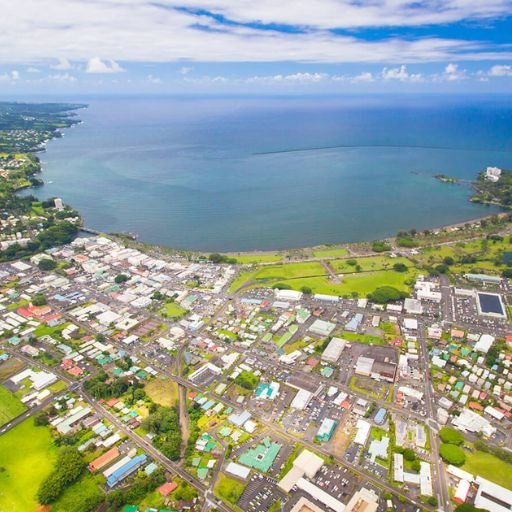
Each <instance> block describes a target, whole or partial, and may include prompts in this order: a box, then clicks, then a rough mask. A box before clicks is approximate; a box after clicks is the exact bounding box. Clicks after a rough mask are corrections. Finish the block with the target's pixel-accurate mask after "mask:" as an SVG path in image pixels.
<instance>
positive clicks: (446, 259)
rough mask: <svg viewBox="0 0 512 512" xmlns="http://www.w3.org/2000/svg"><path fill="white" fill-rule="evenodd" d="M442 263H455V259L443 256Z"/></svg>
mask: <svg viewBox="0 0 512 512" xmlns="http://www.w3.org/2000/svg"><path fill="white" fill-rule="evenodd" d="M443 263H444V264H445V265H453V264H454V263H455V260H454V259H453V258H452V257H451V256H445V257H444V258H443Z"/></svg>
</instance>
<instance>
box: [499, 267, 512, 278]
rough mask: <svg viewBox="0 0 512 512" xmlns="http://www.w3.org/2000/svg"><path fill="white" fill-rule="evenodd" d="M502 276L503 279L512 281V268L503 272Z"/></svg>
mask: <svg viewBox="0 0 512 512" xmlns="http://www.w3.org/2000/svg"><path fill="white" fill-rule="evenodd" d="M501 275H502V276H503V277H506V278H507V279H511V278H512V268H506V269H505V270H503V272H502V273H501Z"/></svg>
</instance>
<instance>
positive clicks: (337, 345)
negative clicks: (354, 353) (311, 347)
mask: <svg viewBox="0 0 512 512" xmlns="http://www.w3.org/2000/svg"><path fill="white" fill-rule="evenodd" d="M346 344H347V342H346V341H345V340H343V339H341V338H333V339H332V340H331V341H330V342H329V345H327V347H326V349H325V350H324V352H323V354H322V361H326V362H328V363H336V362H337V361H338V359H339V358H340V356H341V353H342V352H343V349H344V348H345V346H346Z"/></svg>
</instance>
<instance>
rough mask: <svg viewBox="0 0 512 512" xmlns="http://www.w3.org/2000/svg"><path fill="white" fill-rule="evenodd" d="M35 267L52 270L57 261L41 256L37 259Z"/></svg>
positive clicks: (55, 266)
mask: <svg viewBox="0 0 512 512" xmlns="http://www.w3.org/2000/svg"><path fill="white" fill-rule="evenodd" d="M37 267H38V268H39V270H54V269H55V268H57V263H55V261H54V260H51V259H50V258H43V259H41V260H40V261H39V263H38V264H37Z"/></svg>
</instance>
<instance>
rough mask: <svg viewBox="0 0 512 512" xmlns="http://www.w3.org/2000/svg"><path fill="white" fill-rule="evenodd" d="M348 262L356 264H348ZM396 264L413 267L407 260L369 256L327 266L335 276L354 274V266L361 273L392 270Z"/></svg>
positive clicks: (334, 262) (335, 262)
mask: <svg viewBox="0 0 512 512" xmlns="http://www.w3.org/2000/svg"><path fill="white" fill-rule="evenodd" d="M349 262H351V263H353V262H356V264H352V265H351V264H349ZM396 263H403V264H404V265H406V266H407V267H408V268H412V267H414V263H412V262H411V261H410V260H408V259H407V258H390V257H389V256H369V257H366V258H351V259H348V260H333V261H330V262H329V264H330V265H331V267H332V268H333V269H334V271H335V272H336V273H337V274H352V273H353V272H355V271H356V270H355V267H356V265H359V267H360V268H361V272H369V271H373V270H392V269H393V265H395V264H396Z"/></svg>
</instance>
